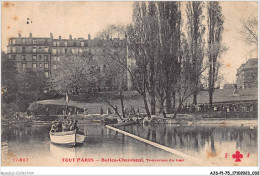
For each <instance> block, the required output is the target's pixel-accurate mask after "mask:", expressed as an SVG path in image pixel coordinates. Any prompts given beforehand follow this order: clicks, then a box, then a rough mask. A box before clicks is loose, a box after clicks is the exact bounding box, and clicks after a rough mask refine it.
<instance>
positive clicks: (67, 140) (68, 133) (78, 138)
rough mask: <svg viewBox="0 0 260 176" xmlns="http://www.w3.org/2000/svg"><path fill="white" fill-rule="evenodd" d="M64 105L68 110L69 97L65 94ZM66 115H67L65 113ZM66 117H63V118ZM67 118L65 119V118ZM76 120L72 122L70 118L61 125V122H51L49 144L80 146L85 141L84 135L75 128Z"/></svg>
mask: <svg viewBox="0 0 260 176" xmlns="http://www.w3.org/2000/svg"><path fill="white" fill-rule="evenodd" d="M66 104H67V108H66V109H68V104H69V96H68V93H66ZM66 114H67V115H68V114H69V113H66ZM65 117H66V116H64V118H65ZM66 118H67V117H66ZM77 123H78V121H77V120H73V119H72V118H68V121H67V123H65V122H64V123H62V122H61V121H54V122H52V126H51V130H50V133H49V135H50V140H51V143H53V144H57V145H66V146H72V147H75V146H78V145H82V144H83V143H84V141H85V138H86V135H85V134H84V133H83V132H81V131H79V128H78V127H77Z"/></svg>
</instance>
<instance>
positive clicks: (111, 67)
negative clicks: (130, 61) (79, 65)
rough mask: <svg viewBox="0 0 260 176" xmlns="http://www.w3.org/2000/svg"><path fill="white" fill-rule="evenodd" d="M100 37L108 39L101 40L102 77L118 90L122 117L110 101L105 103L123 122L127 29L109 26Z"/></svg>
mask: <svg viewBox="0 0 260 176" xmlns="http://www.w3.org/2000/svg"><path fill="white" fill-rule="evenodd" d="M98 36H99V37H100V38H106V40H104V39H103V40H100V45H101V46H102V48H103V52H102V55H100V57H99V60H100V61H101V65H103V67H102V76H101V77H102V80H104V81H105V82H109V83H110V85H112V88H113V89H116V90H118V93H119V95H120V103H121V111H122V116H121V115H120V113H119V111H118V109H117V106H116V105H113V104H112V103H111V102H110V101H109V100H108V99H105V101H106V102H107V103H108V105H109V106H110V107H112V108H113V109H114V111H115V113H116V114H117V115H118V117H119V118H120V119H121V120H123V119H124V118H125V117H126V116H125V110H124V109H125V108H124V95H123V90H124V89H125V88H126V86H125V85H126V82H125V79H126V72H127V71H126V69H127V60H126V57H125V54H126V53H127V51H126V40H125V38H124V37H125V27H124V26H122V25H109V26H107V27H106V28H105V29H104V30H103V31H101V32H99V33H98ZM105 36H106V37H105ZM114 36H117V39H116V40H115V39H113V37H114ZM122 38H123V39H122Z"/></svg>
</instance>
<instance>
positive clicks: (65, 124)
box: [62, 119, 70, 131]
mask: <svg viewBox="0 0 260 176" xmlns="http://www.w3.org/2000/svg"><path fill="white" fill-rule="evenodd" d="M69 124H70V119H68V121H67V123H64V124H62V131H69V130H70V125H69Z"/></svg>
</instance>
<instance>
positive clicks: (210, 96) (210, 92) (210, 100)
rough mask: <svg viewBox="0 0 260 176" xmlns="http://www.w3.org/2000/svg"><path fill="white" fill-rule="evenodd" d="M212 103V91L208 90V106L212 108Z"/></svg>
mask: <svg viewBox="0 0 260 176" xmlns="http://www.w3.org/2000/svg"><path fill="white" fill-rule="evenodd" d="M212 103H213V90H212V89H209V104H210V106H212Z"/></svg>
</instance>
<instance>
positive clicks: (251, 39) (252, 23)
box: [240, 17, 258, 50]
mask: <svg viewBox="0 0 260 176" xmlns="http://www.w3.org/2000/svg"><path fill="white" fill-rule="evenodd" d="M241 23H242V27H241V29H240V33H241V36H242V37H243V39H244V41H245V42H246V43H247V44H248V45H250V46H253V47H254V50H257V49H258V48H257V46H258V22H257V18H256V17H250V18H248V19H247V20H243V21H242V22H241Z"/></svg>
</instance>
